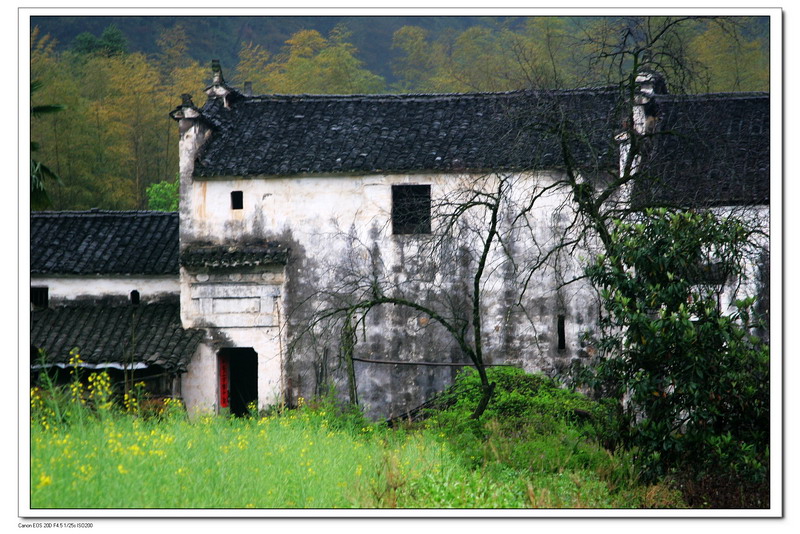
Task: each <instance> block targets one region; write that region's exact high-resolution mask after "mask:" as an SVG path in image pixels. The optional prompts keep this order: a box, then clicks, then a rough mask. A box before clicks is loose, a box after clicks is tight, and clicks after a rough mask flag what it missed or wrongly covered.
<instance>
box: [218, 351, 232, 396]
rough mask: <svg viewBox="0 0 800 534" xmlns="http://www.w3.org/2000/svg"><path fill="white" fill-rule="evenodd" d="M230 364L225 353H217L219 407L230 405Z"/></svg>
mask: <svg viewBox="0 0 800 534" xmlns="http://www.w3.org/2000/svg"><path fill="white" fill-rule="evenodd" d="M230 374H231V364H230V361H229V360H228V356H227V355H222V354H220V355H219V407H220V408H228V407H230V392H231V386H230Z"/></svg>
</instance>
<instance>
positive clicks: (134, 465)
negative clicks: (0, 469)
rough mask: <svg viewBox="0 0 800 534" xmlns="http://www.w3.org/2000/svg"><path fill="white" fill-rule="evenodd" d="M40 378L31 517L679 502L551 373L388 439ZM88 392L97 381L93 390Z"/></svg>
mask: <svg viewBox="0 0 800 534" xmlns="http://www.w3.org/2000/svg"><path fill="white" fill-rule="evenodd" d="M72 364H73V366H76V367H74V369H75V374H73V375H72V376H73V379H72V382H71V383H70V384H69V385H66V386H65V387H55V386H53V385H52V383H50V382H49V381H48V379H47V375H46V374H43V376H42V379H43V381H42V386H41V387H37V388H33V389H32V390H31V473H30V484H31V506H32V508H75V507H79V508H90V509H91V508H295V507H297V508H303V507H305V508H352V507H356V508H393V507H398V508H527V507H535V508H537V507H538V508H578V507H580V508H587V507H588V508H595V507H596V508H609V507H611V508H628V507H633V508H637V507H679V506H682V505H683V503H682V501H681V498H680V496H679V494H678V493H677V492H676V491H675V490H673V489H671V488H670V487H669V485H667V484H651V485H647V486H641V485H639V484H638V483H637V477H636V473H635V471H634V470H633V464H632V463H631V460H630V456H629V455H627V454H623V455H615V454H612V453H610V452H609V451H606V450H605V449H603V448H602V447H601V446H600V445H599V444H598V443H597V441H596V439H595V435H596V433H597V429H599V428H601V427H602V426H603V425H604V424H605V417H606V416H607V413H608V411H607V410H606V409H605V408H604V407H602V406H601V405H599V404H597V403H595V402H593V401H590V400H589V399H587V398H586V397H584V396H582V395H579V394H575V393H570V392H568V391H566V390H564V389H562V388H559V387H558V386H557V384H556V383H555V382H553V381H552V380H551V379H549V378H546V377H544V376H538V375H527V374H525V373H523V372H522V371H519V370H516V369H512V370H499V371H498V370H492V373H491V375H492V380H493V381H495V382H496V383H497V384H498V386H497V390H496V391H497V393H496V399H495V401H496V402H495V403H493V404H492V405H490V408H489V409H488V410H487V411H486V412H485V413H484V415H483V416H482V418H481V419H480V420H473V419H469V418H468V417H465V415H468V414H469V413H470V412H471V410H472V407H473V406H474V402H475V400H476V399H477V398H478V397H477V396H476V395H479V389H480V388H479V387H477V386H478V385H479V380H478V379H477V377H476V376H475V373H474V371H473V372H466V373H464V374H463V375H462V376H461V377H460V378H459V380H458V382H457V384H456V386H455V387H454V388H453V389H451V390H450V392H449V393H448V398H449V400H448V403H449V404H450V406H449V408H447V409H445V410H443V411H440V412H437V413H435V414H432V417H431V418H429V419H428V420H427V421H426V422H425V423H424V424H421V425H410V426H403V427H402V428H394V429H391V428H388V427H387V426H386V425H383V424H375V423H370V422H368V421H366V420H365V419H364V418H363V416H361V414H360V412H358V411H353V410H352V409H351V408H347V407H343V406H341V405H338V404H337V403H336V401H334V400H333V399H332V398H324V399H317V400H313V401H310V402H304V403H301V406H300V407H299V408H297V409H294V410H283V409H275V410H273V411H272V412H271V413H269V414H266V413H261V414H259V413H256V412H255V411H254V412H252V413H251V415H250V416H249V417H243V418H227V417H219V416H201V417H196V418H194V419H193V420H189V419H188V418H187V416H186V413H185V411H184V410H183V408H182V407H181V406H180V403H177V402H175V401H168V402H166V403H164V404H163V405H160V406H158V407H153V406H150V407H147V404H148V403H146V402H143V399H140V398H137V396H136V395H134V394H130V395H128V396H125V397H122V398H118V399H117V400H114V399H115V397H113V396H112V392H111V390H110V389H109V386H108V381H107V378H106V379H104V378H103V376H104V374H103V373H99V374H98V373H93V374H91V375H89V376H88V377H85V378H82V377H81V376H80V375H79V372H78V371H77V369H78V367H77V366H78V365H79V364H80V360H79V357H78V355H77V354H74V355H73V361H72ZM87 384H88V386H87Z"/></svg>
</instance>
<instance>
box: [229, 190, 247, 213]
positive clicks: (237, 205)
mask: <svg viewBox="0 0 800 534" xmlns="http://www.w3.org/2000/svg"><path fill="white" fill-rule="evenodd" d="M242 208H244V194H243V193H242V192H241V191H231V209H234V210H240V209H242Z"/></svg>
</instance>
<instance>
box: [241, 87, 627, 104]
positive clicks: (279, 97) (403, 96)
mask: <svg viewBox="0 0 800 534" xmlns="http://www.w3.org/2000/svg"><path fill="white" fill-rule="evenodd" d="M615 90H617V89H616V88H614V87H612V86H598V87H579V88H574V89H515V90H512V91H483V92H468V93H374V94H309V93H300V94H280V93H273V94H263V95H253V96H242V100H244V101H245V102H265V101H293V100H303V101H309V100H320V101H326V100H327V101H331V100H333V101H358V100H374V101H382V100H387V101H402V100H416V99H420V100H426V101H436V100H452V99H473V98H486V97H511V96H516V95H526V94H527V95H536V94H539V95H551V94H581V93H588V94H596V93H605V92H611V91H615Z"/></svg>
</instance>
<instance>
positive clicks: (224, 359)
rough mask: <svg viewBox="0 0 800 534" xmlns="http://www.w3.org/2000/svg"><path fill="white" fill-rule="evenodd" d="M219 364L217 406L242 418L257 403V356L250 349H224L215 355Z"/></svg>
mask: <svg viewBox="0 0 800 534" xmlns="http://www.w3.org/2000/svg"><path fill="white" fill-rule="evenodd" d="M217 359H218V362H219V406H220V408H227V409H230V413H231V414H232V415H235V416H237V417H242V416H244V415H247V414H248V413H249V410H248V406H249V405H250V404H252V403H257V402H258V354H257V353H256V351H254V350H253V349H252V348H251V347H246V348H238V347H237V348H225V349H221V350H220V351H219V352H218V353H217Z"/></svg>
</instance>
